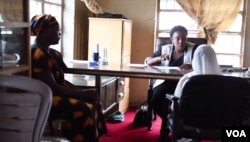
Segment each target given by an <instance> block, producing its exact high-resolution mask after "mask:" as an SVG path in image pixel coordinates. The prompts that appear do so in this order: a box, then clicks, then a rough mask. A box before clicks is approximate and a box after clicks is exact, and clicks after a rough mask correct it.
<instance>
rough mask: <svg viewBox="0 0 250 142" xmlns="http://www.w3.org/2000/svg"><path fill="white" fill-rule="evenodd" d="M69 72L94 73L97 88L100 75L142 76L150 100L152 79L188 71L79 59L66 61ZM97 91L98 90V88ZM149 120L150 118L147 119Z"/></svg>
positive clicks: (150, 115) (165, 77)
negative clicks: (97, 62) (89, 61)
mask: <svg viewBox="0 0 250 142" xmlns="http://www.w3.org/2000/svg"><path fill="white" fill-rule="evenodd" d="M66 64H67V66H68V68H69V71H70V73H74V74H87V75H95V76H96V81H95V85H96V87H97V88H100V85H101V77H100V76H117V77H128V78H144V79H149V88H148V100H151V97H152V85H153V83H152V79H165V80H179V79H180V78H181V77H182V76H183V75H184V74H186V73H187V72H188V71H185V72H184V71H180V70H177V69H174V68H157V67H150V66H147V67H144V66H143V65H132V64H130V65H121V64H112V63H109V65H100V66H98V67H90V66H89V63H88V61H82V60H81V61H79V60H74V61H70V62H66ZM225 75H229V76H236V77H243V78H247V79H249V78H250V77H248V76H247V75H246V74H245V73H244V72H232V73H225ZM98 91H99V90H98ZM148 104H149V107H148V108H149V112H152V108H151V107H150V101H149V102H148ZM148 117H149V118H152V113H149V116H148ZM149 120H150V119H149ZM151 125H152V123H151V121H150V122H148V130H150V129H151Z"/></svg>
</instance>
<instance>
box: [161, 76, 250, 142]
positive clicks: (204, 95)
mask: <svg viewBox="0 0 250 142" xmlns="http://www.w3.org/2000/svg"><path fill="white" fill-rule="evenodd" d="M167 100H171V101H172V103H173V105H174V110H173V112H172V113H170V114H168V109H167V108H168V106H165V109H164V114H165V116H164V118H163V121H162V128H161V136H160V141H161V142H163V141H165V140H166V136H167V134H168V132H172V142H176V141H177V139H180V138H183V137H185V138H191V139H195V140H221V139H222V137H221V136H222V127H223V126H225V125H230V126H231V125H233V126H236V125H237V126H245V125H248V126H249V125H250V112H249V108H250V84H249V82H248V81H247V80H246V79H243V78H239V77H233V76H222V75H197V76H193V77H191V78H190V79H189V80H188V82H187V83H186V84H185V86H184V88H183V91H182V96H181V98H180V99H178V98H176V97H174V96H173V95H167V99H166V101H167ZM167 114H168V115H167Z"/></svg>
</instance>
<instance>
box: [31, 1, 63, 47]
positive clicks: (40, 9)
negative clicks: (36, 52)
mask: <svg viewBox="0 0 250 142" xmlns="http://www.w3.org/2000/svg"><path fill="white" fill-rule="evenodd" d="M37 14H51V15H53V16H55V18H56V19H57V21H58V23H59V25H60V28H62V26H63V25H62V0H40V1H37V0H30V17H31V18H32V17H33V16H34V15H37ZM60 30H61V29H60ZM61 36H62V32H61ZM34 39H35V37H34V36H32V37H31V44H32V43H33V42H34ZM61 47H62V46H61V40H60V41H59V44H57V45H52V46H51V48H54V49H56V50H58V51H59V52H61V50H62V49H61Z"/></svg>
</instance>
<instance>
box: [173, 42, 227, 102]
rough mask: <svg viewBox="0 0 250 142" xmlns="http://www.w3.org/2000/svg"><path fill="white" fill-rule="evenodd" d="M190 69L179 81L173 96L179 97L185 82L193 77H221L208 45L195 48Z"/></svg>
mask: <svg viewBox="0 0 250 142" xmlns="http://www.w3.org/2000/svg"><path fill="white" fill-rule="evenodd" d="M192 68H193V71H192V72H190V73H187V74H185V75H184V76H183V77H181V79H180V80H179V82H178V84H177V86H176V89H175V92H174V96H176V97H179V98H180V97H181V95H182V89H183V87H184V85H185V83H186V82H187V80H188V79H189V78H190V77H192V76H194V75H200V74H218V75H222V71H221V69H220V66H219V64H218V61H217V57H216V54H215V52H214V50H213V48H212V47H211V46H209V45H206V44H202V45H200V46H198V47H197V49H196V50H195V52H194V56H193V60H192Z"/></svg>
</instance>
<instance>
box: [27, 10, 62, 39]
mask: <svg viewBox="0 0 250 142" xmlns="http://www.w3.org/2000/svg"><path fill="white" fill-rule="evenodd" d="M53 25H58V22H57V20H56V18H55V17H53V16H51V15H47V14H43V15H36V16H34V17H32V19H31V21H30V27H31V35H32V36H35V35H37V34H38V33H39V32H40V31H42V30H43V29H44V28H47V27H50V26H53Z"/></svg>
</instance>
